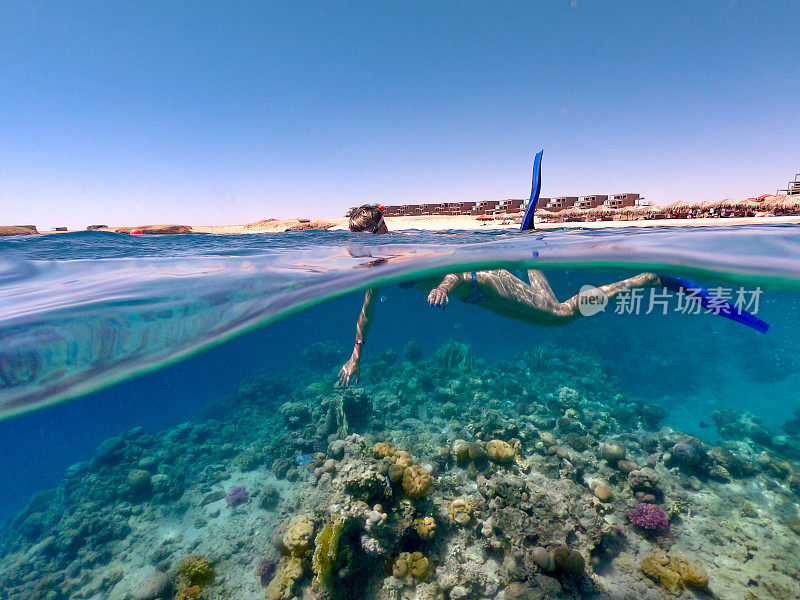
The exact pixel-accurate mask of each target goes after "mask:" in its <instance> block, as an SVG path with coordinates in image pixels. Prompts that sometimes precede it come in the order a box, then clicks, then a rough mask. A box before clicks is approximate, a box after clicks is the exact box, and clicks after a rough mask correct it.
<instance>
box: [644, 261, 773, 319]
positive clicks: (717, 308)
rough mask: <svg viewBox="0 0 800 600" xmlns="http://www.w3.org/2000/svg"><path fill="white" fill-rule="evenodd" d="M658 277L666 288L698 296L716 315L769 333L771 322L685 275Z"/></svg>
mask: <svg viewBox="0 0 800 600" xmlns="http://www.w3.org/2000/svg"><path fill="white" fill-rule="evenodd" d="M658 278H659V279H660V280H661V285H663V286H664V287H665V288H666V289H668V290H671V291H673V292H681V291H682V292H683V293H684V294H686V295H687V296H691V297H693V298H697V300H698V301H699V302H700V306H702V307H703V308H705V309H707V310H709V311H711V312H712V313H713V314H715V315H719V316H720V317H725V318H726V319H731V320H732V321H736V322H737V323H741V324H742V325H747V326H748V327H752V328H753V329H755V330H756V331H760V332H761V333H767V330H769V323H767V322H765V321H762V320H761V319H759V318H758V317H756V316H755V315H752V314H750V313H749V312H747V311H746V310H744V309H742V308H739V307H738V306H735V305H733V304H731V303H730V302H728V301H727V300H723V299H722V298H720V297H719V296H714V295H712V294H711V292H709V291H708V290H707V289H705V288H704V287H702V286H699V285H697V284H696V283H693V282H691V281H689V280H688V279H684V278H683V277H669V276H667V275H659V276H658Z"/></svg>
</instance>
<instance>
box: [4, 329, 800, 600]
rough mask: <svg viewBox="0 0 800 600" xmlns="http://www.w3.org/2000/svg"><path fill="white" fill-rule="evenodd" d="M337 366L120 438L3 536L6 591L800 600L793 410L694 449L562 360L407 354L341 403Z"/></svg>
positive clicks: (382, 363) (56, 598)
mask: <svg viewBox="0 0 800 600" xmlns="http://www.w3.org/2000/svg"><path fill="white" fill-rule="evenodd" d="M341 356H342V351H341V349H340V348H337V347H335V345H326V344H322V345H318V346H316V345H315V346H314V347H312V348H309V349H308V350H307V356H306V359H304V360H305V363H304V364H303V365H301V366H298V367H297V368H294V369H287V371H286V372H281V373H275V374H270V375H265V376H261V377H258V378H254V379H251V380H248V381H246V382H244V383H243V384H242V386H241V388H240V389H239V390H238V391H237V392H236V393H235V394H234V396H233V398H229V399H226V400H225V402H221V403H220V405H219V406H214V407H212V408H211V409H209V413H208V416H207V417H204V420H200V421H198V422H192V423H183V424H180V425H177V426H175V427H172V428H170V429H168V430H166V431H164V432H162V433H159V434H157V435H150V434H147V433H145V432H144V431H143V430H142V429H140V428H137V429H134V430H131V431H128V432H124V433H122V434H119V435H116V436H114V437H112V438H110V439H108V440H106V441H105V442H104V443H103V444H101V446H100V448H98V451H97V454H96V455H95V456H94V457H93V458H91V460H87V461H86V462H84V463H79V464H77V465H75V466H74V467H72V468H70V469H69V470H68V472H67V473H66V475H65V477H64V480H63V482H62V483H61V484H60V485H59V486H58V487H57V488H56V489H54V490H52V491H49V492H45V493H43V494H40V495H37V496H36V497H34V498H33V499H32V500H31V502H30V504H29V506H28V507H27V508H26V509H25V510H24V511H22V512H21V513H20V514H19V515H18V516H17V517H16V518H15V519H13V520H12V521H11V522H10V523H9V524H8V526H7V527H6V529H5V531H4V532H3V535H2V543H1V544H0V599H2V600H30V599H31V598H36V599H37V600H38V599H39V598H41V599H44V600H67V599H69V600H89V599H91V600H128V599H131V600H155V599H157V598H160V599H165V598H171V599H174V598H175V597H178V598H180V599H188V598H200V599H201V600H212V599H214V598H238V597H248V598H249V597H254V598H256V597H266V598H268V599H270V600H291V599H293V598H310V597H312V596H316V597H317V598H323V599H326V600H344V599H348V600H364V599H367V598H370V599H372V598H375V599H377V600H490V599H491V600H512V599H520V600H521V599H535V600H543V599H544V598H547V599H549V600H550V599H552V600H579V599H583V598H597V599H598V600H607V599H609V598H620V597H623V596H625V597H630V598H643V599H647V600H657V599H658V598H663V597H665V594H669V593H672V594H680V593H684V594H687V596H688V594H689V592H686V591H684V590H691V591H701V592H706V593H708V594H709V595H710V594H712V591H711V589H710V588H712V587H713V595H715V597H720V598H746V599H748V600H753V599H755V598H757V599H758V600H769V599H772V598H775V599H781V600H782V599H785V598H796V597H800V583H798V579H797V575H796V574H797V570H798V562H797V558H796V553H794V552H792V551H790V549H791V548H794V547H795V546H796V545H797V542H798V532H800V511H799V510H798V508H797V507H798V495H799V494H800V467H798V462H797V460H798V456H800V455H798V454H796V447H795V445H794V444H795V443H796V439H795V438H796V437H797V436H796V430H797V425H796V423H795V422H794V421H793V420H791V419H790V420H789V421H787V424H786V425H785V427H784V430H785V431H786V433H787V435H785V436H783V435H774V434H773V433H772V432H771V431H770V430H769V429H768V428H767V427H766V426H765V425H764V424H762V423H759V422H758V421H757V419H755V418H754V417H752V416H751V415H747V414H745V413H742V412H741V411H734V410H728V409H725V410H720V411H718V412H717V414H716V415H715V423H716V424H717V426H718V428H719V430H720V433H721V435H722V436H723V438H725V441H723V442H721V443H720V442H718V441H717V442H716V443H715V442H714V441H713V440H710V439H705V437H704V438H703V439H701V438H700V437H695V436H690V435H687V434H685V433H682V432H680V431H676V430H673V429H671V428H670V427H664V426H660V425H657V423H659V421H660V419H661V418H662V417H663V409H661V410H660V407H659V406H657V405H654V404H652V403H649V402H645V401H643V400H641V399H638V398H635V397H629V396H627V395H626V394H625V393H623V390H622V389H621V388H620V386H619V385H618V383H617V382H616V381H615V380H614V379H613V378H611V377H610V376H609V375H608V374H607V373H606V372H605V371H604V369H603V367H602V365H601V364H600V363H599V362H593V360H590V359H589V358H587V356H588V355H586V354H585V353H582V352H575V351H571V350H563V349H559V348H552V347H548V348H544V347H543V348H539V349H535V350H531V351H530V352H528V353H526V354H525V355H523V356H521V357H517V358H515V359H514V360H513V361H512V362H509V361H501V362H498V363H496V364H486V363H484V362H483V361H482V360H481V359H479V358H477V357H475V356H473V354H472V351H471V350H470V349H469V347H468V346H465V345H462V344H448V345H447V346H444V347H442V348H440V349H439V350H438V351H437V352H435V353H434V354H433V356H432V357H431V358H429V359H424V358H423V356H422V350H421V348H420V347H418V346H413V345H412V346H411V347H409V348H408V349H407V351H406V354H405V358H406V360H400V361H396V359H397V356H396V355H395V354H394V353H392V352H387V353H384V354H383V355H381V356H380V357H378V358H376V359H375V360H374V361H365V363H364V364H363V365H362V374H363V376H364V377H363V380H364V381H368V382H369V385H364V386H363V387H361V388H356V389H351V390H348V391H342V390H337V389H335V388H334V386H333V383H332V380H333V376H332V374H331V372H330V371H331V370H334V369H335V368H337V367H336V365H337V362H339V361H340V359H341ZM393 361H396V362H394V364H393V366H392V368H391V369H387V368H386V365H387V364H390V363H392V362H393ZM317 364H319V365H323V364H324V365H325V366H324V369H323V368H321V367H317V366H315V365H317ZM587 365H590V366H587ZM325 369H327V370H326V371H325V372H323V370H325ZM333 375H335V373H333ZM657 427H659V428H657ZM242 492H243V493H242ZM228 506H230V507H231V508H232V509H231V510H229V509H228ZM185 557H189V558H185ZM206 557H213V558H214V561H213V564H212V563H211V561H210V560H209V559H208V558H206ZM701 565H702V566H701ZM209 573H211V575H209ZM709 581H711V583H709ZM748 594H749V595H748Z"/></svg>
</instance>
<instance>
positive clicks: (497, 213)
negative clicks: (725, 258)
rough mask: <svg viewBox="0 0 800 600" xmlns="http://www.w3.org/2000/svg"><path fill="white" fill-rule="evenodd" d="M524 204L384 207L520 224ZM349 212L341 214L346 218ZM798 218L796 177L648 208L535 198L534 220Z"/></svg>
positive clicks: (636, 202) (617, 199) (394, 213)
mask: <svg viewBox="0 0 800 600" xmlns="http://www.w3.org/2000/svg"><path fill="white" fill-rule="evenodd" d="M527 204H528V201H527V200H514V199H508V200H481V201H475V202H442V203H439V204H402V205H398V206H387V207H385V209H384V213H383V214H384V215H385V216H387V217H413V216H423V215H469V216H474V217H478V219H479V220H494V219H502V220H506V221H507V222H508V221H511V222H520V221H521V219H522V215H523V214H524V212H525V210H527V208H528V206H527ZM352 210H353V209H352V208H351V209H350V210H349V211H348V212H347V216H348V217H349V216H350V213H351V212H352ZM796 214H800V173H797V174H796V175H795V177H794V180H793V181H790V182H788V184H787V185H786V188H785V189H781V190H778V191H777V194H764V195H763V196H759V197H758V198H748V199H746V200H731V199H729V198H726V199H724V200H716V201H705V202H687V201H685V200H679V201H677V202H673V203H672V204H669V205H667V206H654V205H651V204H650V203H649V202H647V201H646V200H645V199H644V197H642V196H641V195H640V194H634V193H626V194H612V195H605V194H592V195H588V196H558V197H557V198H539V204H538V206H537V209H536V217H537V219H540V220H542V221H597V220H602V221H611V220H641V219H648V220H649V219H693V218H700V217H712V218H719V217H723V218H724V217H752V216H762V215H763V216H770V215H777V216H780V215H796Z"/></svg>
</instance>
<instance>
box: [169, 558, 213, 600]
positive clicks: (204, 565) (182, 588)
mask: <svg viewBox="0 0 800 600" xmlns="http://www.w3.org/2000/svg"><path fill="white" fill-rule="evenodd" d="M177 572H178V580H177V583H176V586H175V587H176V591H177V595H176V596H175V597H176V598H178V599H180V600H183V599H184V598H196V597H197V596H198V595H199V593H200V591H201V590H203V588H206V587H208V586H209V585H211V583H212V582H213V581H214V564H213V563H212V562H211V560H209V559H208V557H206V556H204V555H202V554H192V555H191V556H190V557H188V558H184V559H183V560H182V561H181V562H180V563H178V569H177Z"/></svg>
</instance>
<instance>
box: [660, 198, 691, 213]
mask: <svg viewBox="0 0 800 600" xmlns="http://www.w3.org/2000/svg"><path fill="white" fill-rule="evenodd" d="M664 208H666V209H667V210H668V211H669V212H670V213H672V212H677V213H678V214H679V215H686V214H688V213H689V211H690V210H692V208H694V207H693V205H692V204H691V203H689V202H687V201H686V200H678V201H677V202H673V203H672V204H667V206H665V207H664Z"/></svg>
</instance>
